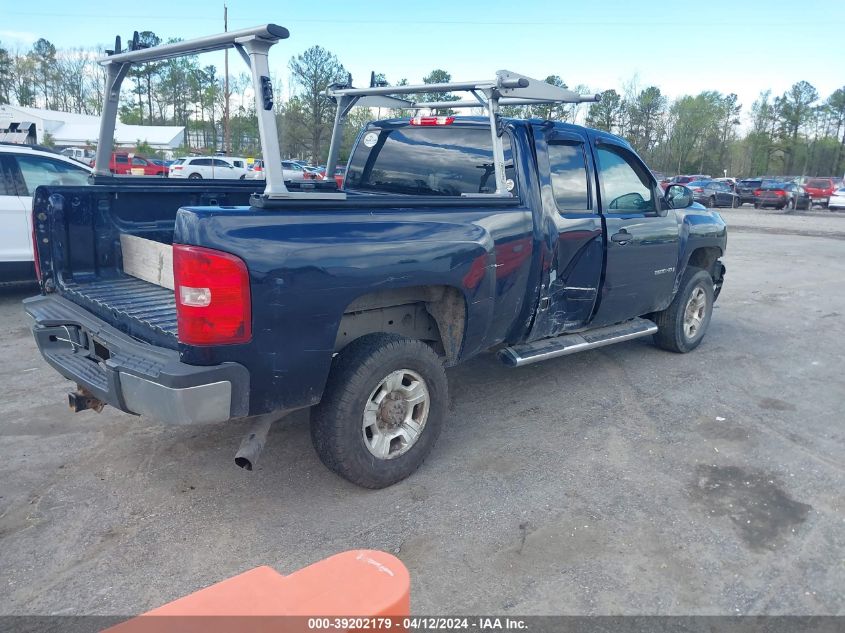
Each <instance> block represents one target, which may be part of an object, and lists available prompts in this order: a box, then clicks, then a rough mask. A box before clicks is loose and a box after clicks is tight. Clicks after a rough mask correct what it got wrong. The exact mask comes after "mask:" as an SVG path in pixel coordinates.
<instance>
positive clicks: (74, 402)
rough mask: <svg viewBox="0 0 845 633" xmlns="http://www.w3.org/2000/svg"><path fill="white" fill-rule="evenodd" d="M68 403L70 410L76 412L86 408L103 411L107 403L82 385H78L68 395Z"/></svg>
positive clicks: (98, 411)
mask: <svg viewBox="0 0 845 633" xmlns="http://www.w3.org/2000/svg"><path fill="white" fill-rule="evenodd" d="M67 403H68V406H69V407H70V410H71V411H73V412H74V413H79V412H80V411H85V410H86V409H93V410H94V411H96V412H97V413H101V412H102V410H103V407H105V406H106V403H105V402H103V401H102V400H100V399H98V398H97V397H95V396H94V394H93V393H91V392H90V391H88V390H87V389H86V388H85V387H83V386H82V385H76V391H71V392H70V393H69V394H68V395H67Z"/></svg>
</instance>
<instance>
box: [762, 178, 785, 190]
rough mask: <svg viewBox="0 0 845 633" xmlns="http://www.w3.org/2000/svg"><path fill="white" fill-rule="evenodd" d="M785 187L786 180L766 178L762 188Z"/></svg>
mask: <svg viewBox="0 0 845 633" xmlns="http://www.w3.org/2000/svg"><path fill="white" fill-rule="evenodd" d="M785 187H786V183H785V182H778V181H777V180H766V181H764V182H763V185H762V186H761V187H760V189H765V190H768V191H771V190H772V189H784V188H785Z"/></svg>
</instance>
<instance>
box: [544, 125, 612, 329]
mask: <svg viewBox="0 0 845 633" xmlns="http://www.w3.org/2000/svg"><path fill="white" fill-rule="evenodd" d="M533 131H534V139H535V144H536V148H537V163H538V164H537V168H538V175H539V180H540V183H539V184H540V193H541V197H542V202H543V223H544V225H545V226H544V227H543V230H542V231H541V233H542V236H543V245H542V251H541V257H542V281H541V284H542V285H541V288H540V302H539V305H538V307H537V311H536V315H535V318H534V323H533V325H532V328H531V332H530V335H529V339H530V340H536V339H540V338H545V337H547V336H554V335H556V334H560V333H562V332H566V331H568V330H575V329H578V328H581V327H583V326H584V325H586V324H587V323H588V322H589V320H590V315H591V314H592V311H593V307H594V305H595V302H596V298H597V297H598V290H599V284H600V280H601V271H602V263H603V257H604V244H603V239H602V224H601V216H600V215H599V212H598V205H597V198H596V192H595V186H594V183H595V178H594V177H593V175H592V174H593V160H592V155H591V153H590V149H589V144H588V142H587V138H586V136H584V135H583V134H582V133H581V132H578V131H575V130H568V129H567V130H563V129H549V128H548V127H546V126H542V125H536V126H534V127H533Z"/></svg>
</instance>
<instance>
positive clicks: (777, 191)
mask: <svg viewBox="0 0 845 633" xmlns="http://www.w3.org/2000/svg"><path fill="white" fill-rule="evenodd" d="M754 194H755V196H756V197H757V201H756V202H755V203H754V208H755V209H761V208H764V207H774V208H775V209H786V210H792V209H809V208H810V195H809V194H808V193H807V190H806V189H804V187H802V186H800V185H796V184H795V183H792V182H778V181H775V180H764V181H763V183H762V184H761V185H760V188H759V189H757V191H755V192H754Z"/></svg>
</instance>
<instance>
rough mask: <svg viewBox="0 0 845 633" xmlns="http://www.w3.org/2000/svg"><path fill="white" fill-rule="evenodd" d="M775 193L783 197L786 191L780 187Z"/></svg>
mask: <svg viewBox="0 0 845 633" xmlns="http://www.w3.org/2000/svg"><path fill="white" fill-rule="evenodd" d="M775 194H776V195H777V196H778V197H781V196H785V195H786V192H785V191H782V190H780V189H778V190H777V191H775Z"/></svg>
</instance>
